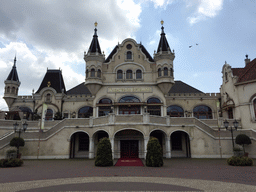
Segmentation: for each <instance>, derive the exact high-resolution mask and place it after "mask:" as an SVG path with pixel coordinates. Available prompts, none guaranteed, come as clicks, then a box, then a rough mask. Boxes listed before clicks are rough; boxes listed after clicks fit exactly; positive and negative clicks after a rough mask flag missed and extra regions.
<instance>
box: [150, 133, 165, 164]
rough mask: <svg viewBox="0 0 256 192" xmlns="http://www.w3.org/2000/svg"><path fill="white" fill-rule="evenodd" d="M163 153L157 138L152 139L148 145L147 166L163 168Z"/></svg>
mask: <svg viewBox="0 0 256 192" xmlns="http://www.w3.org/2000/svg"><path fill="white" fill-rule="evenodd" d="M163 164H164V162H163V151H162V147H161V145H160V143H159V141H158V139H157V138H155V137H151V138H150V140H149V141H148V144H147V155H146V166H148V167H161V166H163Z"/></svg>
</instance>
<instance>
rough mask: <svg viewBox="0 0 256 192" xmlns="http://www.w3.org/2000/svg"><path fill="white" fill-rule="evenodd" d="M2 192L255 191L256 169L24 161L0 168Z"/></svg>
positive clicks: (187, 163)
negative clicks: (13, 166)
mask: <svg viewBox="0 0 256 192" xmlns="http://www.w3.org/2000/svg"><path fill="white" fill-rule="evenodd" d="M254 161H255V160H254ZM95 182H97V184H96V183H95ZM0 191H1V192H4V191H6V192H7V191H8V192H9V191H233V192H234V191H256V166H251V167H233V166H228V165H227V163H226V160H225V159H168V160H164V166H163V167H159V168H155V167H95V166H94V160H82V159H81V160H79V159H76V160H25V161H24V165H23V166H22V167H17V168H2V169H0Z"/></svg>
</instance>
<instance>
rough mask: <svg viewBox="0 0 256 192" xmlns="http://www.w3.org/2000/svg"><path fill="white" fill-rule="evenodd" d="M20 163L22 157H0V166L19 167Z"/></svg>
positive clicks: (21, 162)
mask: <svg viewBox="0 0 256 192" xmlns="http://www.w3.org/2000/svg"><path fill="white" fill-rule="evenodd" d="M22 164H23V160H22V159H0V167H20V166H21V165H22Z"/></svg>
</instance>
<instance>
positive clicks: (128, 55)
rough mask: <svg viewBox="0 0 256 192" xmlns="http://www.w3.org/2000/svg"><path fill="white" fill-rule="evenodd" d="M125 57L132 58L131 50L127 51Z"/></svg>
mask: <svg viewBox="0 0 256 192" xmlns="http://www.w3.org/2000/svg"><path fill="white" fill-rule="evenodd" d="M126 59H132V52H131V51H127V53H126Z"/></svg>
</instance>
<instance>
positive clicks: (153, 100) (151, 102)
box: [147, 97, 161, 104]
mask: <svg viewBox="0 0 256 192" xmlns="http://www.w3.org/2000/svg"><path fill="white" fill-rule="evenodd" d="M147 103H148V104H155V103H161V101H160V100H159V99H158V98H156V97H152V98H150V99H148V101H147Z"/></svg>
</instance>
